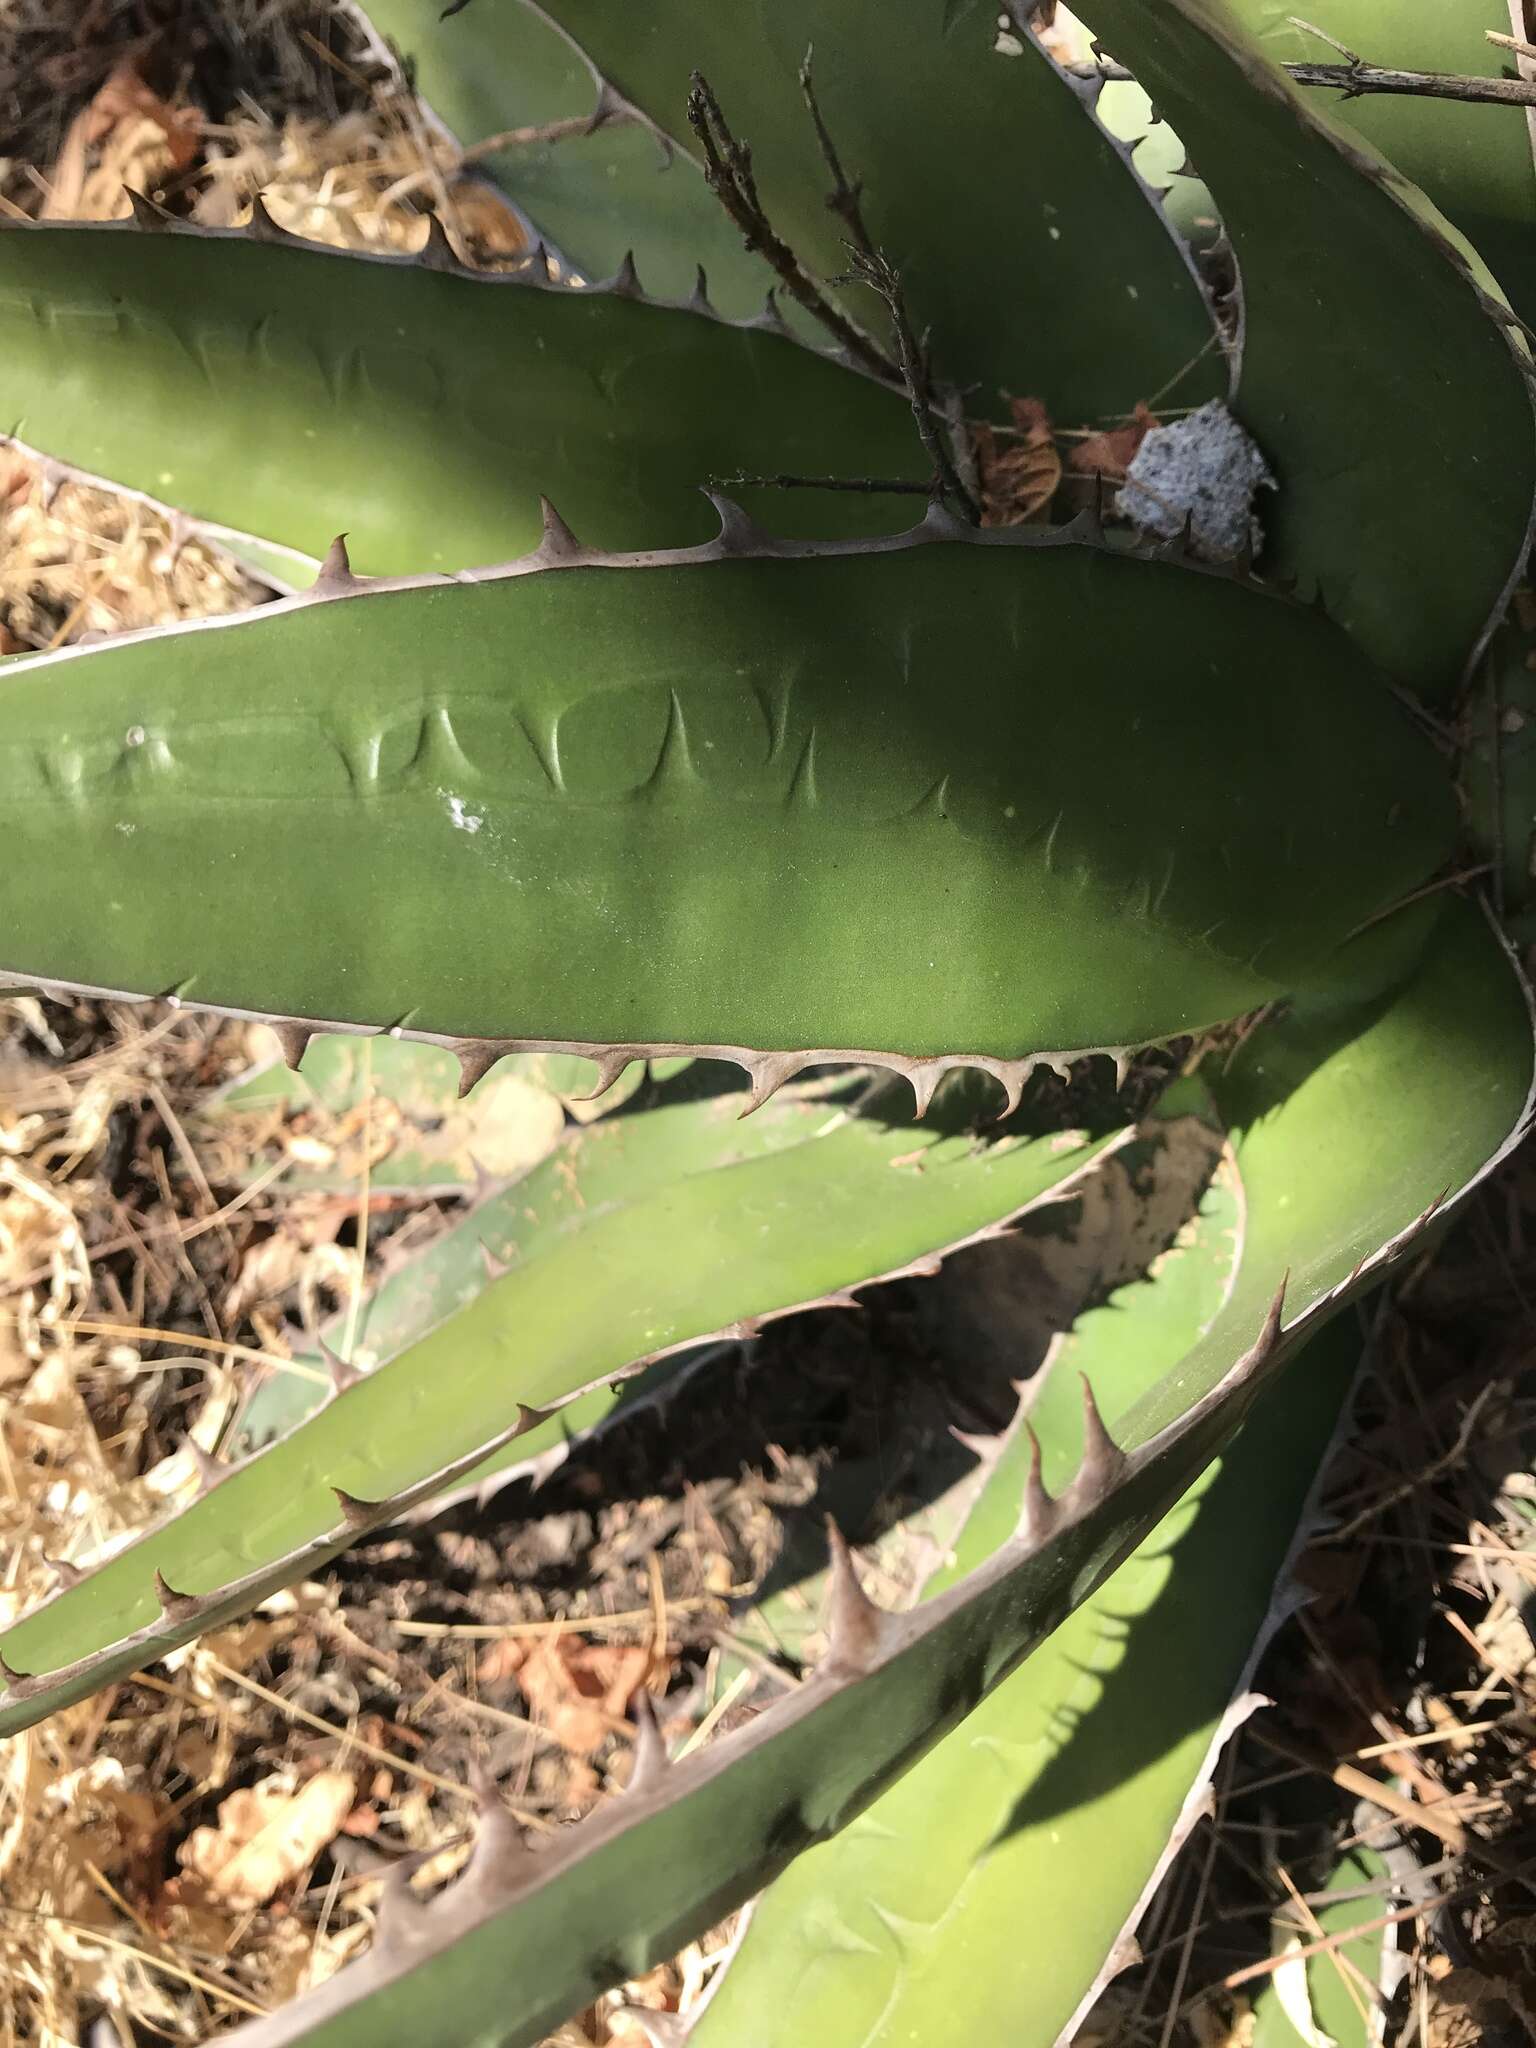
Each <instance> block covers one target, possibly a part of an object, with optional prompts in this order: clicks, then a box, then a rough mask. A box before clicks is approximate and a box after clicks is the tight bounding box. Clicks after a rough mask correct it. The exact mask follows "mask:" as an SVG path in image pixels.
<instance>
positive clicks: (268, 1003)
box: [0, 507, 1453, 1099]
mask: <svg viewBox="0 0 1536 2048" xmlns="http://www.w3.org/2000/svg"><path fill="white" fill-rule="evenodd" d="M725 518H726V523H725V527H724V530H723V534H722V539H721V541H720V542H719V544H718V545H716V546H715V547H713V548H706V549H699V550H693V551H691V552H687V553H683V554H680V555H677V556H672V557H659V556H647V557H644V558H642V559H641V561H640V562H638V563H636V562H634V561H630V560H626V559H622V558H621V559H617V560H615V559H613V558H609V557H602V556H593V555H589V554H584V553H582V552H581V551H579V550H577V549H575V548H574V547H573V546H571V545H570V544H569V536H567V535H563V534H562V533H561V532H560V531H559V530H558V529H557V530H553V531H552V534H551V542H550V546H549V549H548V550H547V551H546V552H545V553H544V554H542V555H539V556H535V557H532V558H530V559H529V560H528V561H526V562H524V563H521V564H514V565H513V566H512V567H511V569H510V570H508V571H506V572H498V573H494V574H490V575H488V576H487V577H486V578H485V579H484V580H473V581H469V582H464V581H460V582H455V583H445V582H433V581H428V582H422V583H414V584H408V585H401V586H377V587H366V586H365V587H363V588H361V589H359V588H358V587H357V586H355V585H353V584H351V583H345V584H344V585H343V586H342V594H341V595H339V596H334V597H330V598H327V599H325V600H324V601H320V602H316V601H313V600H295V601H290V602H288V603H286V604H278V605H272V606H269V607H266V608H265V609H264V610H262V611H260V612H258V613H255V614H251V615H248V616H246V617H244V618H242V619H239V620H237V621H231V622H227V623H226V622H219V623H217V624H213V625H206V624H205V625H198V626H195V627H191V628H188V629H184V630H177V631H173V632H170V633H166V634H156V635H149V636H145V637H139V638H134V639H126V640H123V641H120V642H116V643H112V644H108V645H103V646H100V647H97V648H91V649H86V650H82V651H77V652H76V651H72V652H69V653H65V654H60V655H53V656H43V657H39V658H37V659H36V660H34V661H31V662H23V663H18V664H16V665H15V666H14V667H13V668H12V669H11V670H10V671H9V672H8V677H7V684H6V689H5V692H4V695H3V698H0V802H3V804H4V805H5V808H6V816H7V828H8V841H9V844H8V853H9V859H8V861H7V864H6V867H5V871H4V875H3V877H0V931H3V933H4V939H3V945H4V949H5V957H4V960H3V966H4V969H5V971H6V972H7V973H11V972H14V973H15V974H16V975H17V976H19V977H31V978H32V979H34V980H36V981H38V982H40V983H44V984H52V983H68V984H76V985H85V986H88V987H93V988H98V989H106V990H113V991H119V992H123V993H128V994H138V995H149V994H157V993H160V992H162V991H164V990H167V989H171V988H177V989H180V991H181V993H182V995H183V996H184V997H185V998H187V999H189V1000H191V1001H193V1002H196V1003H198V1004H202V1005H204V1006H216V1007H222V1008H226V1009H232V1010H235V1011H249V1012H256V1011H275V1012H277V1013H279V1014H281V1015H286V1016H289V1017H293V1018H300V1019H309V1020H313V1021H314V1022H316V1023H318V1024H324V1023H326V1022H333V1023H334V1022H339V1023H350V1024H353V1025H356V1026H360V1027H368V1026H372V1027H385V1028H396V1027H398V1028H399V1029H401V1030H403V1031H404V1032H406V1033H407V1034H415V1035H435V1036H440V1037H444V1038H448V1039H453V1040H459V1039H474V1040H477V1041H479V1040H490V1041H492V1042H493V1045H500V1046H501V1048H502V1049H503V1050H509V1051H510V1050H514V1049H528V1048H552V1049H556V1050H562V1049H563V1050H567V1051H571V1052H577V1053H581V1052H586V1053H589V1054H591V1055H592V1056H593V1057H597V1058H600V1060H601V1062H602V1064H603V1068H604V1071H605V1072H617V1071H618V1070H619V1069H620V1068H622V1067H623V1066H624V1065H625V1064H626V1063H627V1062H628V1061H630V1060H632V1059H634V1058H636V1057H638V1056H640V1055H641V1054H643V1053H645V1052H647V1051H650V1052H657V1051H660V1052H668V1053H680V1052H687V1051H692V1052H702V1053H713V1054H715V1055H718V1056H720V1057H724V1058H730V1059H736V1060H739V1061H740V1063H741V1064H742V1065H744V1066H746V1067H748V1068H749V1069H750V1070H751V1071H752V1073H753V1078H754V1087H755V1089H756V1092H757V1094H758V1095H759V1096H760V1097H761V1096H762V1095H765V1094H766V1093H768V1092H770V1091H771V1090H772V1088H773V1087H775V1086H777V1085H778V1084H779V1083H780V1082H782V1081H783V1080H784V1079H786V1078H788V1077H789V1075H791V1074H792V1073H794V1072H795V1071H797V1070H798V1069H800V1068H802V1067H804V1066H806V1065H808V1064H814V1063H817V1062H825V1061H827V1060H842V1059H851V1060H856V1061H860V1062H864V1061H871V1062H874V1063H878V1064H884V1065H889V1066H891V1067H894V1068H896V1069H898V1070H900V1071H903V1072H906V1073H908V1074H909V1075H910V1077H911V1078H912V1080H913V1083H914V1086H915V1088H916V1089H917V1092H918V1095H919V1098H920V1099H921V1098H924V1097H926V1094H927V1093H928V1091H929V1089H930V1088H931V1086H932V1084H933V1082H934V1081H935V1080H936V1079H937V1078H938V1076H939V1075H940V1074H941V1073H942V1072H943V1071H945V1070H946V1069H947V1068H948V1067H950V1066H954V1065H959V1064H974V1065H977V1066H980V1067H983V1068H985V1069H986V1070H987V1071H990V1072H992V1073H994V1074H996V1075H997V1076H998V1077H999V1078H1000V1079H1001V1080H1002V1081H1003V1082H1004V1084H1005V1086H1006V1088H1007V1089H1008V1090H1009V1092H1010V1094H1011V1095H1016V1093H1017V1090H1018V1089H1019V1088H1020V1087H1021V1086H1022V1085H1023V1082H1024V1080H1025V1079H1026V1077H1027V1075H1028V1073H1029V1072H1030V1071H1031V1070H1032V1067H1033V1066H1034V1064H1035V1063H1036V1062H1038V1060H1040V1059H1041V1058H1047V1059H1053V1060H1056V1061H1059V1062H1063V1061H1066V1060H1069V1059H1071V1058H1073V1057H1075V1056H1077V1055H1079V1054H1083V1053H1086V1052H1091V1051H1096V1050H1097V1051H1103V1050H1118V1049H1123V1048H1125V1047H1129V1046H1135V1045H1140V1044H1145V1043H1148V1042H1150V1041H1153V1040H1159V1039H1165V1038H1168V1037H1171V1036H1173V1035H1175V1034H1178V1033H1182V1032H1188V1031H1193V1030H1199V1029H1201V1028H1203V1027H1205V1026H1208V1025H1212V1024H1215V1023H1217V1022H1220V1021H1222V1020H1224V1019H1229V1018H1232V1017H1235V1016H1238V1015H1240V1014H1242V1013H1244V1012H1246V1011H1248V1010H1250V1009H1252V1008H1254V1007H1256V1006H1258V1005H1260V1004H1263V1003H1267V1002H1270V1001H1272V1000H1274V999H1276V998H1278V997H1280V996H1282V995H1284V994H1285V993H1286V992H1287V991H1289V990H1291V989H1293V988H1297V987H1304V986H1307V985H1309V984H1310V983H1312V982H1315V981H1317V980H1318V979H1320V978H1321V979H1327V978H1329V977H1330V976H1331V975H1332V974H1333V973H1334V972H1335V963H1336V959H1337V957H1338V949H1339V948H1340V946H1341V945H1342V943H1343V941H1344V940H1345V939H1346V938H1347V937H1348V936H1349V934H1350V933H1351V931H1352V929H1353V928H1354V927H1355V926H1356V925H1358V924H1359V923H1360V922H1362V921H1363V920H1367V919H1370V918H1372V917H1374V916H1376V915H1377V914H1378V913H1379V912H1381V911H1382V910H1383V909H1385V908H1386V907H1388V906H1389V905H1391V904H1392V903H1394V902H1395V901H1396V900H1398V899H1399V898H1400V897H1402V896H1403V895H1405V894H1407V893H1408V892H1410V891H1412V890H1414V889H1416V888H1418V887H1420V886H1421V885H1422V883H1423V881H1424V879H1425V877H1426V876H1427V875H1428V874H1429V873H1431V872H1432V871H1433V869H1434V867H1435V866H1436V865H1437V863H1438V861H1439V860H1440V859H1441V857H1442V855H1443V852H1444V850H1445V849H1446V847H1447V845H1448V843H1449V836H1450V832H1451V829H1452V823H1453V820H1452V815H1451V812H1452V806H1451V799H1450V794H1449V791H1448V788H1447V786H1446V783H1445V779H1444V777H1443V773H1442V770H1441V767H1440V764H1439V762H1438V760H1437V758H1436V756H1435V754H1434V752H1433V750H1432V749H1431V748H1430V746H1429V745H1428V744H1427V742H1425V741H1424V740H1423V739H1422V738H1421V737H1420V736H1419V734H1418V733H1416V732H1415V731H1414V730H1413V728H1412V727H1411V726H1410V724H1409V723H1408V720H1407V719H1406V717H1405V715H1404V714H1403V713H1402V711H1401V710H1400V709H1399V707H1398V706H1397V705H1396V704H1394V703H1393V702H1392V700H1391V698H1390V696H1389V695H1388V693H1387V692H1386V691H1385V690H1384V689H1383V688H1382V687H1381V685H1380V683H1379V681H1378V679H1377V678H1376V676H1375V675H1374V674H1373V673H1372V672H1371V671H1370V670H1369V669H1368V668H1366V667H1365V666H1364V665H1363V664H1362V663H1361V661H1360V659H1359V657H1358V655H1357V654H1356V652H1355V650H1354V649H1353V648H1352V647H1351V646H1350V644H1349V642H1348V641H1347V640H1346V639H1345V638H1344V637H1343V636H1342V635H1341V634H1339V633H1338V632H1337V631H1336V630H1335V629H1334V628H1332V627H1330V626H1329V625H1328V624H1327V622H1326V621H1324V620H1321V619H1319V618H1317V617H1315V616H1314V615H1312V614H1310V613H1308V612H1306V611H1304V610H1301V609H1300V608H1297V607H1292V606H1287V605H1285V604H1284V603H1282V602H1279V601H1277V600H1275V599H1273V598H1269V597H1266V596H1265V595H1264V594H1263V593H1261V592H1259V591H1258V590H1256V589H1254V588H1252V587H1248V586H1245V585H1243V584H1242V583H1241V582H1239V581H1237V580H1235V579H1233V578H1230V577H1226V576H1219V575H1213V574H1208V573H1199V572H1196V571H1193V570H1188V569H1183V568H1179V567H1175V566H1171V565H1166V564H1163V563H1159V562H1152V561H1147V560H1143V559H1138V558H1135V557H1132V556H1130V555H1129V554H1126V553H1122V552H1116V551H1110V550H1105V549H1103V548H1100V547H1097V546H1094V545H1089V544H1086V543H1084V542H1081V541H1079V540H1076V539H1074V538H1073V536H1072V533H1071V530H1068V531H1067V532H1065V533H1063V532H1053V533H1046V534H1034V535H1032V534H1029V533H1026V532H1022V531H1017V530H1015V531H1011V532H992V533H982V534H979V535H977V534H974V533H972V531H971V530H970V529H968V528H959V527H956V526H954V525H953V524H952V523H946V522H942V521H938V520H935V519H932V518H931V519H930V520H929V521H928V522H925V524H924V525H923V526H922V527H919V528H916V529H914V530H913V531H912V532H911V533H909V534H907V535H906V536H903V537H900V538H898V539H896V540H893V541H892V542H890V543H878V542H874V543H861V544H859V545H857V546H853V547H849V548H843V547H840V546H836V545H833V546H829V547H828V548H826V549H819V548H815V549H813V548H810V547H808V546H806V545H802V544H792V543H784V542H772V541H769V540H768V539H767V537H766V536H762V535H755V534H752V533H745V534H744V533H743V531H742V528H741V524H740V515H739V514H738V513H737V512H736V510H735V508H733V507H727V508H726V515H725ZM545 572H547V573H545ZM333 587H334V586H333ZM65 686H67V687H65ZM1192 791H1198V793H1199V794H1198V800H1192V799H1191V792H1192ZM1302 820H1305V821H1306V822H1305V825H1303V824H1302V822H1301V821H1302ZM215 840H216V841H217V845H218V849H219V858H218V859H217V860H210V859H209V858H208V857H207V856H208V849H209V847H210V846H211V845H212V844H213V843H214V842H215ZM471 1050H472V1051H474V1054H475V1057H476V1058H477V1059H483V1057H484V1048H483V1047H477V1048H472V1049H471Z"/></svg>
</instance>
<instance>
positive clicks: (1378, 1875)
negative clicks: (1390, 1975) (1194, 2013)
mask: <svg viewBox="0 0 1536 2048" xmlns="http://www.w3.org/2000/svg"><path fill="white" fill-rule="evenodd" d="M1390 1881H1391V1872H1390V1871H1389V1869H1388V1867H1387V1864H1386V1860H1385V1858H1384V1857H1383V1856H1382V1855H1381V1854H1380V1852H1379V1851H1377V1850H1375V1849H1372V1848H1369V1847H1367V1846H1365V1845H1363V1844H1362V1845H1360V1846H1357V1847H1355V1848H1352V1849H1343V1850H1341V1851H1340V1852H1339V1857H1338V1861H1337V1862H1336V1863H1335V1864H1334V1867H1333V1869H1332V1870H1331V1871H1330V1872H1329V1875H1328V1882H1327V1883H1326V1885H1325V1886H1324V1887H1323V1889H1324V1890H1325V1891H1327V1892H1333V1893H1337V1894H1339V1896H1338V1897H1337V1898H1336V1899H1334V1900H1332V1901H1330V1902H1329V1903H1326V1904H1322V1905H1316V1906H1311V1907H1309V1908H1308V1909H1307V1911H1308V1919H1309V1920H1310V1922H1311V1924H1310V1926H1307V1927H1306V1929H1305V1931H1302V1930H1301V1929H1300V1928H1299V1927H1298V1924H1297V1923H1298V1917H1299V1916H1297V1915H1296V1914H1294V1912H1293V1913H1290V1914H1288V1915H1287V1917H1286V1919H1285V1921H1283V1922H1280V1921H1277V1923H1276V1925H1275V1927H1274V1930H1273V1934H1274V1951H1273V1952H1274V1954H1276V1955H1277V1956H1282V1957H1290V1960H1289V1961H1287V1962H1284V1963H1282V1965H1281V1967H1280V1969H1278V1970H1276V1971H1275V1973H1274V1974H1273V1975H1272V1976H1270V1977H1266V1978H1265V1980H1264V1982H1263V1984H1262V1985H1261V1986H1260V1988H1259V1993H1258V1996H1257V1997H1256V1998H1255V1999H1254V2001H1253V2022H1254V2024H1253V2037H1252V2048H1318V2044H1319V2043H1321V2042H1324V2041H1331V2042H1332V2043H1333V2044H1334V2048H1374V2044H1375V2041H1376V2031H1375V2028H1374V2026H1373V2025H1372V2023H1371V2020H1372V2015H1371V2008H1370V2006H1369V2005H1368V2004H1367V2002H1366V2000H1365V1998H1364V1997H1363V1996H1362V1995H1361V1994H1360V1992H1359V1990H1358V1989H1357V1988H1356V1986H1355V1985H1353V1984H1351V1982H1350V1978H1351V1976H1352V1975H1354V1974H1355V1973H1356V1972H1358V1976H1359V1979H1360V1980H1363V1982H1364V1983H1366V1984H1368V1985H1370V1986H1372V1987H1375V1986H1377V1985H1380V1983H1381V1981H1382V1964H1383V1960H1384V1956H1385V1954H1386V1952H1387V1950H1388V1947H1389V1945H1390V1943H1391V1940H1392V1936H1393V1934H1394V1932H1395V1930H1394V1929H1392V1928H1390V1927H1389V1928H1383V1927H1381V1926H1379V1925H1377V1924H1376V1923H1377V1922H1379V1920H1380V1919H1381V1915H1382V1913H1383V1911H1384V1909H1385V1906H1386V1901H1387V1892H1388V1886H1389V1884H1390ZM1351 1893H1355V1894H1362V1893H1363V1896H1355V1897H1350V1896H1349V1895H1350V1894H1351ZM1352 1927H1358V1928H1360V1929H1361V1932H1360V1933H1359V1934H1356V1935H1354V1936H1353V1937H1351V1936H1350V1929H1351V1928H1352ZM1330 1939H1331V1940H1333V1941H1335V1942H1337V1944H1338V1946H1337V1947H1336V1948H1333V1949H1330V1950H1326V1951H1324V1952H1323V1953H1322V1954H1319V1955H1313V1956H1303V1955H1301V1954H1300V1953H1299V1951H1301V1950H1303V1949H1306V1948H1310V1947H1311V1946H1312V1945H1313V1943H1314V1942H1317V1941H1322V1940H1330ZM1292 1951H1296V1952H1297V1953H1295V1954H1294V1955H1293V1954H1292Z"/></svg>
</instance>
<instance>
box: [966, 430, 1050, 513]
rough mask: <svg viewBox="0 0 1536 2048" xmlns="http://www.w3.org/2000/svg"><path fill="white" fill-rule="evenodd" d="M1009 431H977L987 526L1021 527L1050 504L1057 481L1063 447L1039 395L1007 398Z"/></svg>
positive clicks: (978, 456)
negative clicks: (1006, 433) (1010, 416)
mask: <svg viewBox="0 0 1536 2048" xmlns="http://www.w3.org/2000/svg"><path fill="white" fill-rule="evenodd" d="M1008 409H1009V411H1010V412H1011V413H1012V414H1013V429H1014V431H1013V434H1012V436H1011V437H1008V438H1001V437H1000V436H999V435H998V433H997V432H996V431H995V430H994V429H993V428H991V427H988V426H979V427H978V428H977V429H976V454H977V459H978V460H979V462H980V464H981V476H982V496H983V499H984V502H985V512H986V518H985V523H986V524H987V525H988V526H1022V525H1023V524H1024V522H1025V521H1026V520H1029V519H1035V518H1038V517H1039V516H1040V514H1041V513H1042V512H1044V511H1045V510H1046V508H1047V507H1048V506H1049V504H1050V502H1051V500H1052V498H1054V497H1055V495H1056V491H1057V487H1058V486H1059V485H1060V483H1061V451H1060V450H1059V449H1058V448H1057V446H1056V436H1055V432H1054V430H1053V429H1052V426H1051V416H1050V413H1049V412H1048V411H1047V410H1046V407H1045V404H1044V402H1043V401H1042V400H1041V399H1038V398H1011V399H1010V400H1009V401H1008Z"/></svg>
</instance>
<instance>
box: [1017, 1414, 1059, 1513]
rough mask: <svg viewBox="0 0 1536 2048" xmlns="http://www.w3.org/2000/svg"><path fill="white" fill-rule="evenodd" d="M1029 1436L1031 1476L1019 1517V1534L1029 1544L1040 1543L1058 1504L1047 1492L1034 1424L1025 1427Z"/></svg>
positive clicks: (1025, 1482) (1027, 1480) (1025, 1489)
mask: <svg viewBox="0 0 1536 2048" xmlns="http://www.w3.org/2000/svg"><path fill="white" fill-rule="evenodd" d="M1024 1427H1025V1429H1026V1431H1027V1432H1028V1435H1029V1474H1028V1477H1027V1478H1026V1479H1025V1481H1024V1505H1023V1508H1022V1510H1021V1511H1020V1515H1019V1534H1020V1535H1021V1536H1022V1537H1024V1538H1025V1539H1026V1540H1027V1541H1028V1542H1031V1543H1040V1542H1042V1541H1043V1540H1044V1539H1045V1537H1046V1535H1047V1534H1048V1533H1049V1531H1050V1527H1051V1524H1052V1522H1053V1521H1054V1520H1055V1518H1056V1503H1055V1501H1054V1500H1053V1499H1052V1498H1051V1496H1050V1494H1048V1493H1047V1492H1046V1490H1045V1474H1044V1469H1043V1467H1044V1454H1043V1453H1042V1451H1041V1449H1040V1439H1039V1437H1038V1436H1037V1435H1036V1434H1035V1429H1034V1425H1033V1423H1026V1424H1025V1425H1024Z"/></svg>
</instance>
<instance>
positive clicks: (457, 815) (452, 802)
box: [438, 789, 485, 832]
mask: <svg viewBox="0 0 1536 2048" xmlns="http://www.w3.org/2000/svg"><path fill="white" fill-rule="evenodd" d="M438 795H439V796H440V797H441V798H442V800H443V802H444V803H445V804H446V805H447V806H448V816H449V819H450V821H451V822H452V824H453V826H454V828H455V830H456V831H459V832H478V831H479V830H480V827H481V826H482V825H483V824H484V823H485V819H484V817H483V816H482V814H481V813H480V812H479V811H466V810H465V808H464V799H463V797H461V796H455V795H454V794H453V792H452V790H448V789H440V790H439V791H438Z"/></svg>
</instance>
